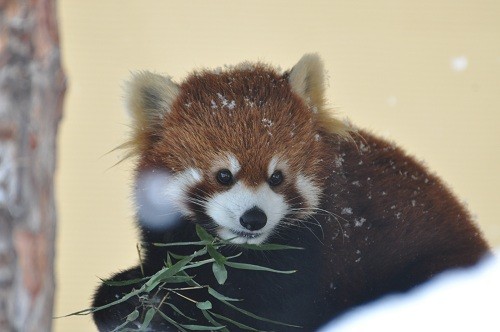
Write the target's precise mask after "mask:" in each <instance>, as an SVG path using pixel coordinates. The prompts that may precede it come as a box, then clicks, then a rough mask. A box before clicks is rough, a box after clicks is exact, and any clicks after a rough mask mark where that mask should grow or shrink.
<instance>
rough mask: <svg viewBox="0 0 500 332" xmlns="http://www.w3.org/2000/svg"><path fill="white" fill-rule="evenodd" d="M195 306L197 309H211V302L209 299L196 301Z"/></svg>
mask: <svg viewBox="0 0 500 332" xmlns="http://www.w3.org/2000/svg"><path fill="white" fill-rule="evenodd" d="M196 306H197V307H198V309H201V310H208V309H212V302H210V301H205V302H197V303H196Z"/></svg>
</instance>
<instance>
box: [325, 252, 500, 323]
mask: <svg viewBox="0 0 500 332" xmlns="http://www.w3.org/2000/svg"><path fill="white" fill-rule="evenodd" d="M495 254H496V255H495V256H490V257H487V258H486V259H484V260H483V261H482V262H481V263H479V264H478V265H476V266H473V267H470V268H462V269H457V270H453V271H447V272H444V273H442V274H441V275H439V276H437V277H435V278H433V279H432V280H431V281H429V282H427V283H424V284H423V285H421V286H419V287H416V288H414V289H413V290H411V291H409V292H407V293H403V294H395V295H388V296H386V297H384V298H382V299H380V300H378V301H376V302H372V303H370V304H368V305H364V306H362V307H360V308H357V309H354V310H351V311H349V312H348V313H347V314H346V315H343V316H341V317H340V318H336V319H334V320H333V321H332V322H331V323H330V324H328V325H327V326H325V327H323V328H321V329H319V330H318V331H319V332H334V331H335V332H351V331H352V332H358V331H390V332H399V331H405V332H421V331H497V330H498V308H499V306H500V283H499V282H498V280H500V257H499V254H500V251H499V250H498V249H497V250H496V252H495ZM416 313H418V315H417V314H416ZM422 317H425V319H422Z"/></svg>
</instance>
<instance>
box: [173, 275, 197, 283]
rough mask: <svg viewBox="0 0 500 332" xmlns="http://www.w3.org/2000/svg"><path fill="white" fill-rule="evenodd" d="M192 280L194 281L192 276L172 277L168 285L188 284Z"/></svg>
mask: <svg viewBox="0 0 500 332" xmlns="http://www.w3.org/2000/svg"><path fill="white" fill-rule="evenodd" d="M191 279H193V277H191V276H172V277H170V278H168V283H169V284H178V283H184V282H188V281H189V280H191Z"/></svg>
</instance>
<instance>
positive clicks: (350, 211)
mask: <svg viewBox="0 0 500 332" xmlns="http://www.w3.org/2000/svg"><path fill="white" fill-rule="evenodd" d="M340 213H341V214H352V208H350V207H345V208H343V209H342V211H340Z"/></svg>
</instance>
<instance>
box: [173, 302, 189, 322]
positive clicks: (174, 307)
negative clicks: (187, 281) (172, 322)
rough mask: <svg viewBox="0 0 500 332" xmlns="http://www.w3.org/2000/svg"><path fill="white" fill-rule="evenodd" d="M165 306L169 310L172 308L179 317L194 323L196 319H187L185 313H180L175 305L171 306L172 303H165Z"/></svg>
mask: <svg viewBox="0 0 500 332" xmlns="http://www.w3.org/2000/svg"><path fill="white" fill-rule="evenodd" d="M166 305H168V306H169V307H170V308H172V309H173V310H174V311H175V312H176V313H178V314H179V315H181V316H182V317H184V318H186V319H188V320H190V321H195V320H196V319H194V318H192V317H189V316H188V315H186V314H185V313H183V312H182V311H181V309H179V308H177V307H176V306H175V305H173V304H172V303H166Z"/></svg>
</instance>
